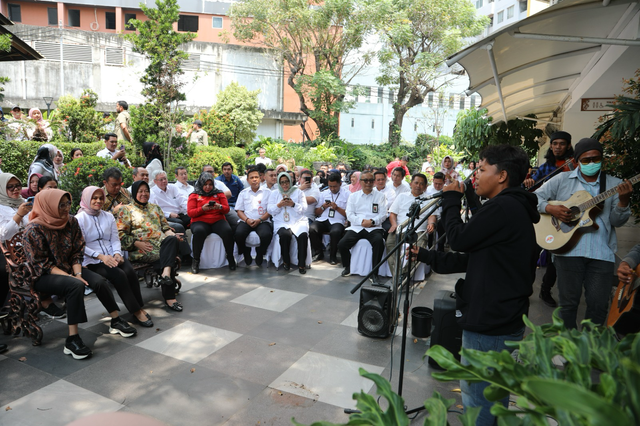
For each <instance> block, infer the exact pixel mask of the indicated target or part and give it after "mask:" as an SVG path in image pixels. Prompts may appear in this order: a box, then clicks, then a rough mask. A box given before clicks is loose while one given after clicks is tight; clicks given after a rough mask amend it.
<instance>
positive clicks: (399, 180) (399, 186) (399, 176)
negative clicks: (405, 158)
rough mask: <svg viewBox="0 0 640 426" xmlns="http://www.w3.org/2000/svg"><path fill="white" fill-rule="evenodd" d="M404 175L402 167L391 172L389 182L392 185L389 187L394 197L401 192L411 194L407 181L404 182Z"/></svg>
mask: <svg viewBox="0 0 640 426" xmlns="http://www.w3.org/2000/svg"><path fill="white" fill-rule="evenodd" d="M406 175H407V174H406V172H405V170H404V169H403V168H402V167H396V168H395V169H393V171H392V172H391V181H392V182H393V185H391V187H392V188H393V191H394V192H395V193H396V197H397V196H398V195H400V194H402V193H403V192H411V187H410V186H409V184H408V183H407V181H405V180H404V177H405V176H406Z"/></svg>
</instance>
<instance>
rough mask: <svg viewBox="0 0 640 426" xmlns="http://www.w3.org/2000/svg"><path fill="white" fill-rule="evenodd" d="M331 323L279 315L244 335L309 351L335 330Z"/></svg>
mask: <svg viewBox="0 0 640 426" xmlns="http://www.w3.org/2000/svg"><path fill="white" fill-rule="evenodd" d="M335 327H336V325H335V324H332V323H322V324H320V323H318V321H316V320H314V319H311V318H305V317H299V316H296V315H291V314H287V313H286V312H284V313H280V314H278V315H276V316H274V317H273V318H271V319H269V320H268V321H265V322H263V323H262V324H260V325H258V326H256V327H254V328H253V329H252V330H250V331H249V332H247V333H246V334H247V335H249V336H254V337H259V338H261V339H265V340H268V341H269V342H275V343H276V344H285V345H289V346H293V347H298V348H302V349H305V350H308V349H310V348H311V347H312V346H314V345H315V344H316V343H318V342H319V341H320V340H322V339H323V338H324V337H325V336H326V335H327V334H329V333H331V332H332V331H333V330H334V329H335Z"/></svg>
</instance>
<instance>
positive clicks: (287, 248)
mask: <svg viewBox="0 0 640 426" xmlns="http://www.w3.org/2000/svg"><path fill="white" fill-rule="evenodd" d="M278 236H279V237H280V251H281V252H282V253H281V254H282V261H283V262H284V263H287V264H291V239H292V238H295V239H296V240H297V241H298V268H304V267H305V266H307V244H309V235H308V234H307V233H306V232H303V233H302V234H300V235H298V236H297V237H296V236H295V234H294V233H293V232H292V231H291V229H289V228H280V229H278Z"/></svg>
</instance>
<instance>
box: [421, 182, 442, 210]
mask: <svg viewBox="0 0 640 426" xmlns="http://www.w3.org/2000/svg"><path fill="white" fill-rule="evenodd" d="M436 192H440V191H438V190H437V189H435V188H434V187H433V184H431V185H429V186H427V190H426V191H425V192H424V193H425V195H433V194H435V193H436ZM440 213H442V207H438V209H437V210H436V211H435V212H433V214H434V215H436V216H438V217H440Z"/></svg>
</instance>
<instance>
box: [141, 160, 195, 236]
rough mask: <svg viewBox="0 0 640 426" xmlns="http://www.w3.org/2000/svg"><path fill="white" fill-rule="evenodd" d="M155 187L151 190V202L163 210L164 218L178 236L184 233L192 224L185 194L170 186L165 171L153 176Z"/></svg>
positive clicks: (157, 172) (155, 173) (159, 171)
mask: <svg viewBox="0 0 640 426" xmlns="http://www.w3.org/2000/svg"><path fill="white" fill-rule="evenodd" d="M152 179H153V182H154V183H155V186H154V187H153V188H151V198H149V202H150V203H153V204H157V205H158V207H160V208H161V209H162V212H163V213H164V217H166V218H167V221H168V222H171V224H172V225H171V226H172V227H174V226H173V224H176V225H178V226H176V227H174V229H175V231H176V233H177V234H179V233H184V231H185V230H186V229H187V228H188V227H189V225H190V224H191V218H190V217H189V216H188V215H187V199H186V197H185V196H184V194H183V193H182V192H181V191H180V190H179V189H178V188H176V187H175V186H173V185H169V180H168V179H167V173H166V172H165V171H164V170H157V171H155V172H154V174H153V176H152Z"/></svg>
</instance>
